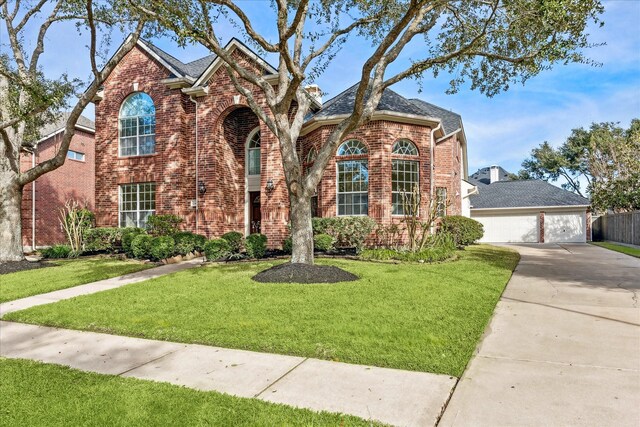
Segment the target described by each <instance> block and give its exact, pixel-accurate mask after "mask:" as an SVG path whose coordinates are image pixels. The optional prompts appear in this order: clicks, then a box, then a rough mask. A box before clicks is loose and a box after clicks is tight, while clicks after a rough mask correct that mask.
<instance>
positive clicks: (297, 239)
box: [289, 194, 313, 265]
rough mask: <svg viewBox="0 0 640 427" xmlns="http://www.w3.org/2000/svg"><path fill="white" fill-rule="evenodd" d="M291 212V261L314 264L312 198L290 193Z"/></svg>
mask: <svg viewBox="0 0 640 427" xmlns="http://www.w3.org/2000/svg"><path fill="white" fill-rule="evenodd" d="M289 200H290V202H289V206H290V212H291V239H292V244H293V246H292V252H291V262H292V263H302V264H309V265H311V264H313V228H312V227H311V198H309V197H297V196H294V195H293V194H289Z"/></svg>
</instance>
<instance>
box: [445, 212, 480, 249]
mask: <svg viewBox="0 0 640 427" xmlns="http://www.w3.org/2000/svg"><path fill="white" fill-rule="evenodd" d="M440 232H446V233H449V234H451V236H452V237H453V240H454V242H455V244H456V246H457V247H459V248H462V247H465V246H469V245H471V244H473V243H475V242H477V241H478V240H480V239H481V238H482V236H483V235H484V228H483V226H482V224H481V223H479V222H478V221H476V220H475V219H471V218H467V217H465V216H459V215H451V216H445V217H444V218H442V220H441V222H440Z"/></svg>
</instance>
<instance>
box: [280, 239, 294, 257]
mask: <svg viewBox="0 0 640 427" xmlns="http://www.w3.org/2000/svg"><path fill="white" fill-rule="evenodd" d="M282 250H283V251H284V252H285V253H288V254H290V253H291V252H293V239H292V238H291V237H287V238H286V239H284V241H283V242H282Z"/></svg>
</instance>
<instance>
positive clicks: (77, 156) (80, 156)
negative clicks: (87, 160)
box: [67, 150, 84, 162]
mask: <svg viewBox="0 0 640 427" xmlns="http://www.w3.org/2000/svg"><path fill="white" fill-rule="evenodd" d="M67 158H69V159H71V160H78V161H80V162H84V153H81V152H79V151H73V150H69V151H67Z"/></svg>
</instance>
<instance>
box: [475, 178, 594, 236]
mask: <svg viewBox="0 0 640 427" xmlns="http://www.w3.org/2000/svg"><path fill="white" fill-rule="evenodd" d="M474 185H476V186H477V192H476V193H475V194H473V195H471V196H469V199H470V203H471V209H470V211H471V218H473V219H475V220H476V221H479V222H480V223H481V224H482V225H483V226H484V237H483V238H482V239H481V240H480V241H481V242H486V243H537V242H544V243H584V242H586V241H588V240H591V236H590V227H589V225H590V224H589V221H590V220H591V219H590V217H591V215H590V214H589V213H588V209H589V200H588V199H585V198H584V197H582V196H579V195H577V194H575V193H572V192H570V191H566V190H564V189H562V188H559V187H556V186H554V185H551V184H549V183H547V182H544V181H537V180H528V181H495V182H490V183H489V184H484V183H481V182H477V183H474Z"/></svg>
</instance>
